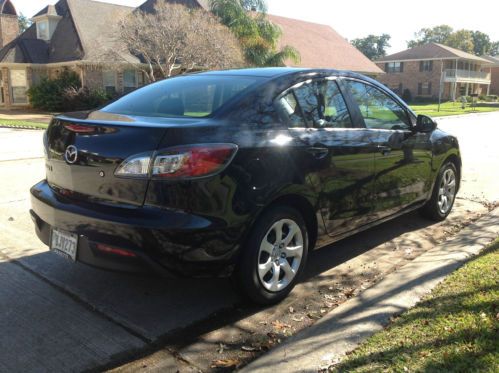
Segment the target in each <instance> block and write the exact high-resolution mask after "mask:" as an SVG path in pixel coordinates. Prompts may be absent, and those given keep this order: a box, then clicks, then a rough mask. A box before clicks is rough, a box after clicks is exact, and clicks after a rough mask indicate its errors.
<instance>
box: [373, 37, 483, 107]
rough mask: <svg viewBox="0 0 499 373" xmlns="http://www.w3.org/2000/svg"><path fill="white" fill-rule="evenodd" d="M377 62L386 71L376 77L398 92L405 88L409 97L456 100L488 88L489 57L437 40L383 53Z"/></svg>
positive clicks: (481, 92)
mask: <svg viewBox="0 0 499 373" xmlns="http://www.w3.org/2000/svg"><path fill="white" fill-rule="evenodd" d="M376 64H377V65H378V67H379V68H381V69H383V70H384V72H385V74H384V75H380V76H379V77H378V80H379V81H380V82H381V83H383V84H385V85H386V86H388V87H389V88H391V89H392V90H393V91H395V92H397V93H398V94H399V95H402V94H403V92H404V91H406V90H407V91H409V92H410V95H411V97H412V98H423V99H434V100H436V99H438V96H439V95H441V98H442V99H444V100H456V98H457V97H459V96H468V95H470V94H489V92H490V84H491V74H490V71H489V69H488V67H489V66H490V61H488V60H487V59H485V58H482V57H479V56H475V55H473V54H470V53H466V52H463V51H461V50H459V49H455V48H451V47H448V46H446V45H442V44H438V43H428V44H424V45H420V46H417V47H414V48H410V49H407V50H404V51H402V52H398V53H395V54H391V55H389V56H385V57H383V58H381V59H379V60H377V61H376ZM440 87H441V89H440Z"/></svg>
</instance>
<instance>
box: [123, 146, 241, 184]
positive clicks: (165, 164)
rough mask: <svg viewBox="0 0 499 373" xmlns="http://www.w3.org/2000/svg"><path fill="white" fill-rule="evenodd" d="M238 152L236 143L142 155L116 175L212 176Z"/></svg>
mask: <svg viewBox="0 0 499 373" xmlns="http://www.w3.org/2000/svg"><path fill="white" fill-rule="evenodd" d="M236 151H237V145H235V144H202V145H184V146H177V147H173V148H168V149H164V150H161V151H158V152H157V153H156V154H155V155H154V159H153V161H151V156H150V155H147V154H140V155H136V156H132V157H129V158H127V159H126V160H125V161H123V163H122V164H120V166H119V167H118V168H117V170H116V172H115V175H116V176H123V177H146V176H151V177H154V178H163V179H176V178H183V179H185V178H196V177H204V176H211V175H214V174H216V173H218V172H220V171H222V170H223V169H224V168H225V167H226V166H227V165H228V164H229V163H230V161H231V160H232V158H233V157H234V155H235V154H236Z"/></svg>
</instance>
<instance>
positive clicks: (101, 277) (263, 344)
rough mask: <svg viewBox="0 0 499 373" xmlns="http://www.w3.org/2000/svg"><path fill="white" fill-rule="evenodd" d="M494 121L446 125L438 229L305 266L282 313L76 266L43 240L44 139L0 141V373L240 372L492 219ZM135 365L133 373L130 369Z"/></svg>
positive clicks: (330, 254) (410, 223) (224, 292)
mask: <svg viewBox="0 0 499 373" xmlns="http://www.w3.org/2000/svg"><path fill="white" fill-rule="evenodd" d="M497 123H499V113H490V114H481V115H468V116H465V117H459V118H442V119H440V120H439V126H440V128H443V129H444V130H446V131H448V132H450V133H455V134H456V135H457V136H458V137H459V140H460V144H461V147H462V153H463V161H464V162H463V163H464V170H463V171H464V176H463V187H462V190H461V192H460V194H459V195H458V199H457V202H456V208H455V210H454V212H453V213H452V214H451V216H450V217H449V219H448V220H447V221H445V222H443V223H439V224H432V223H431V222H428V221H426V220H424V219H422V218H420V217H419V216H418V215H417V214H415V213H413V214H409V215H407V216H404V217H402V218H399V219H397V220H395V221H391V222H388V223H385V224H383V225H381V226H378V227H376V228H373V229H370V230H368V231H366V232H364V233H361V234H359V235H357V236H354V237H351V238H349V239H346V240H343V241H341V242H338V243H336V244H334V245H331V247H329V248H325V249H322V250H319V251H316V252H314V253H312V254H311V255H310V260H309V263H308V267H307V273H306V276H305V279H304V281H303V282H302V283H301V284H300V285H299V286H297V288H296V290H295V291H294V292H293V293H292V294H291V296H290V297H289V298H288V299H286V301H284V302H283V303H282V304H280V305H278V306H275V307H270V308H267V309H261V308H257V307H253V306H248V305H245V304H244V303H243V302H242V300H241V299H240V298H239V297H238V295H237V294H236V293H235V292H234V291H233V290H232V287H231V285H230V284H229V281H228V280H162V279H161V280H160V279H157V278H146V277H138V276H131V275H125V274H118V273H109V272H105V271H101V270H98V269H93V268H90V267H87V266H85V265H82V264H78V263H77V264H73V263H70V262H68V261H66V260H64V259H63V258H60V257H58V256H56V255H54V254H52V253H50V252H48V250H47V248H46V247H45V246H44V245H42V244H41V243H40V242H39V241H38V239H37V238H36V236H35V234H34V230H33V226H32V222H31V220H30V218H29V214H28V210H29V199H28V192H29V187H30V186H31V185H32V184H34V183H35V182H37V181H38V180H40V179H42V178H43V176H44V162H43V159H42V158H41V157H42V155H43V154H42V148H41V136H42V132H41V131H22V130H8V129H0V175H1V177H2V188H1V190H0V281H1V284H2V285H1V286H0V328H1V330H2V333H1V334H0V345H1V346H2V348H1V349H0V371H4V370H5V371H14V370H16V371H26V370H37V371H67V370H76V371H81V370H87V369H99V370H100V369H105V368H114V367H119V366H120V365H121V364H124V363H127V362H129V361H133V360H135V359H136V358H137V357H144V356H145V359H144V360H141V361H140V363H139V365H137V363H132V365H125V366H123V367H121V368H119V370H136V369H139V368H142V367H144V366H146V367H147V369H153V368H155V369H165V370H167V369H172V370H173V369H175V370H177V369H179V370H180V371H196V370H203V371H209V370H212V369H215V368H210V367H212V366H213V367H217V366H221V365H223V364H224V362H225V363H227V361H229V362H230V361H231V359H232V360H234V361H239V362H240V363H242V364H244V363H245V362H247V361H249V360H251V359H253V358H254V357H255V356H257V355H258V354H260V353H261V352H262V351H265V350H266V349H268V348H271V347H272V346H273V345H275V344H277V343H279V342H280V341H281V340H282V339H283V338H286V336H288V335H291V334H294V333H296V332H297V331H298V330H300V329H303V328H304V327H306V326H307V325H310V324H311V323H314V322H315V320H317V319H319V318H320V317H322V315H324V314H325V313H327V312H329V310H331V309H334V308H335V307H336V306H337V305H338V304H340V303H341V302H342V301H344V300H345V299H347V298H349V297H352V296H355V295H356V294H358V293H359V292H361V291H362V290H363V289H365V288H367V287H369V286H371V285H372V284H374V283H376V282H377V281H379V279H381V278H383V276H385V275H386V274H387V273H389V272H392V271H394V270H395V269H397V268H400V267H401V266H403V265H404V264H406V263H408V262H409V261H411V260H413V259H414V258H415V257H417V256H419V255H420V254H421V253H423V252H425V251H427V250H429V249H430V248H432V247H433V246H434V245H435V244H437V243H438V242H441V241H443V240H445V239H446V238H448V237H449V236H452V235H453V234H455V233H456V232H457V231H459V230H460V229H462V227H464V226H466V225H468V224H469V223H470V222H471V221H473V220H476V219H478V218H479V217H480V216H481V215H483V214H486V213H487V212H488V208H489V207H490V206H491V204H493V203H495V202H497V201H499V178H498V177H497V163H498V162H499V147H498V146H497V145H496V142H497V138H498V137H499V126H498V124H497ZM134 364H135V365H134Z"/></svg>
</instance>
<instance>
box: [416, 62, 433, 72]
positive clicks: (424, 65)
mask: <svg viewBox="0 0 499 373" xmlns="http://www.w3.org/2000/svg"><path fill="white" fill-rule="evenodd" d="M432 70H433V61H420V62H419V71H432Z"/></svg>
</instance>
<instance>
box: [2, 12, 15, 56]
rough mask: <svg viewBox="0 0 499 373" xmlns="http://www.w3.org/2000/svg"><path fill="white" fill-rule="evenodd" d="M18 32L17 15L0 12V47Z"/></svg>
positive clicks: (12, 38)
mask: <svg viewBox="0 0 499 373" xmlns="http://www.w3.org/2000/svg"><path fill="white" fill-rule="evenodd" d="M18 34H19V23H18V22H17V16H13V15H10V14H0V48H3V47H4V46H5V45H7V44H9V43H10V42H11V41H12V40H14V39H15V38H16V37H17V35H18Z"/></svg>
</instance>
